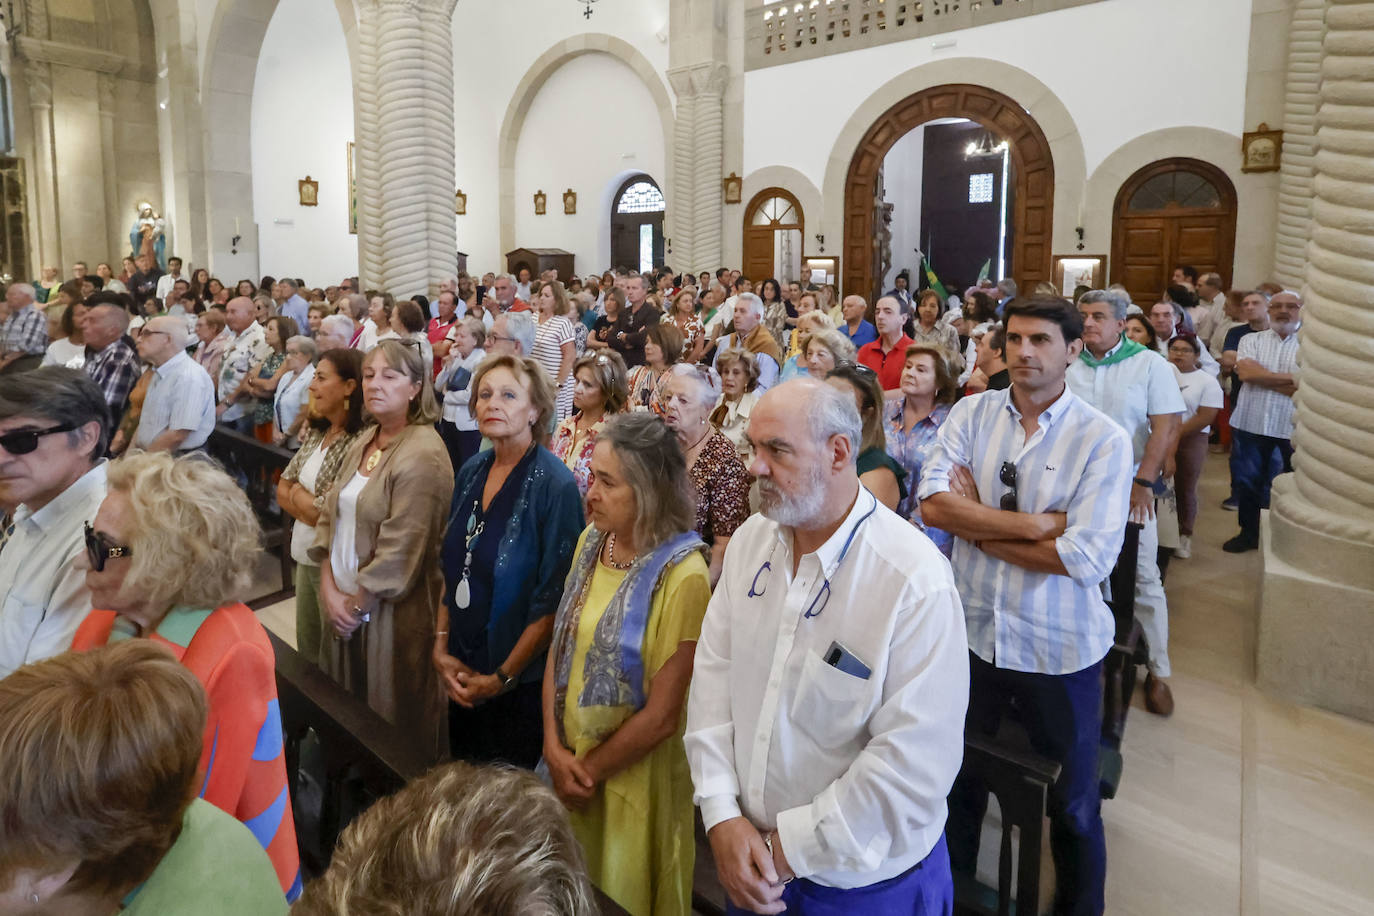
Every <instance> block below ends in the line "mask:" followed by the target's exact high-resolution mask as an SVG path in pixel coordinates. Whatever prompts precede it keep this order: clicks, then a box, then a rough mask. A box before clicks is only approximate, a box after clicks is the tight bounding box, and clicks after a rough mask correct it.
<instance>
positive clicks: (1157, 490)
mask: <svg viewBox="0 0 1374 916" xmlns="http://www.w3.org/2000/svg"><path fill="white" fill-rule="evenodd" d="M1132 482H1133V483H1134V484H1135V485H1136V486H1138V487H1144V488H1145V489H1147V490H1149V491H1150V492H1151V493H1153V494H1155V495H1156V496H1159V495H1161V494H1162V493H1163V492H1164V489H1165V487H1164V481H1162V480H1160V481H1150V480H1146V479H1145V478H1144V477H1134V478H1132Z"/></svg>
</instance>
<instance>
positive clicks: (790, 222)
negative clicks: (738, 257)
mask: <svg viewBox="0 0 1374 916" xmlns="http://www.w3.org/2000/svg"><path fill="white" fill-rule="evenodd" d="M805 220H806V217H805V216H804V215H803V214H802V208H801V204H800V203H798V202H797V198H796V197H795V196H793V195H792V193H791V192H789V191H787V190H784V189H783V188H765V189H764V190H762V191H760V192H759V193H757V194H755V195H754V196H753V198H752V199H751V200H750V201H749V206H747V207H745V208H744V246H743V250H744V258H743V260H744V264H743V266H741V267H740V270H742V271H744V275H745V276H746V277H748V278H749V279H750V280H752V281H753V282H754V290H755V291H757V290H758V288H759V284H760V283H762V282H763V281H764V280H767V279H768V278H769V277H774V278H777V277H778V276H779V272H778V265H777V264H775V263H774V262H773V260H774V258H773V256H774V240H775V238H776V236H775V233H776V232H777V231H778V230H779V229H796V230H798V231H799V232H801V233H802V238H806V233H805V231H804V230H805Z"/></svg>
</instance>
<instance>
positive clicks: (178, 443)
mask: <svg viewBox="0 0 1374 916" xmlns="http://www.w3.org/2000/svg"><path fill="white" fill-rule="evenodd" d="M186 343H187V334H186V322H185V321H182V320H181V319H179V318H175V317H173V316H171V315H163V316H161V317H158V318H154V319H152V320H150V321H149V322H148V323H147V324H145V325H144V326H143V333H142V334H140V335H139V338H138V355H139V357H140V358H141V359H142V360H143V361H144V362H145V363H147V364H148V365H150V366H152V367H153V368H154V372H153V378H152V382H151V383H150V384H149V385H148V395H147V397H146V398H145V399H144V401H143V412H142V413H141V414H140V415H139V420H138V429H137V430H135V431H134V439H133V447H134V448H138V449H143V450H144V451H148V452H186V451H191V450H192V449H198V448H200V447H202V446H204V445H205V442H206V440H207V439H209V438H210V433H211V432H212V431H213V430H214V428H215V383H214V381H213V380H212V379H211V378H210V375H209V373H207V372H206V371H205V367H203V366H201V364H200V363H198V362H196V361H195V360H193V359H191V357H189V356H187V355H186Z"/></svg>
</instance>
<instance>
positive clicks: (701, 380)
mask: <svg viewBox="0 0 1374 916" xmlns="http://www.w3.org/2000/svg"><path fill="white" fill-rule="evenodd" d="M668 372H669V373H670V374H672V375H680V376H682V377H683V378H687V379H691V380H692V381H693V382H695V383H696V390H697V391H699V392H701V393H702V397H700V398H699V399H698V400H697V404H698V405H699V406H701V407H703V408H705V409H707V410H710V409H711V408H712V407H715V406H716V402H717V401H719V400H720V390H721V387H720V375H719V374H717V372H716V370H714V369H712V368H711V367H710V366H695V365H691V364H688V363H676V364H674V365H673V367H672V368H671V369H669V370H668Z"/></svg>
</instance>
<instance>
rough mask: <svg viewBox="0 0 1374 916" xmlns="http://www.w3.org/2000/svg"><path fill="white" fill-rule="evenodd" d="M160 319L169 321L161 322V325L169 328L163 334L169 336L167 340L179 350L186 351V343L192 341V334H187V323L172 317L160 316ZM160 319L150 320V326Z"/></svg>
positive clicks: (145, 328)
mask: <svg viewBox="0 0 1374 916" xmlns="http://www.w3.org/2000/svg"><path fill="white" fill-rule="evenodd" d="M158 318H167V319H169V320H167V321H163V322H161V324H164V325H166V326H167V329H166V330H165V331H163V332H162V333H164V334H166V335H167V339H168V340H170V341H171V342H172V346H173V347H175V348H176V349H178V350H185V349H186V341H187V340H189V339H190V334H189V333H187V330H186V322H185V321H182V320H181V319H180V318H177V317H174V316H172V315H159V316H158ZM158 318H151V319H149V320H148V324H152V323H153V322H154V321H157V320H158ZM144 330H147V325H145V326H144Z"/></svg>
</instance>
